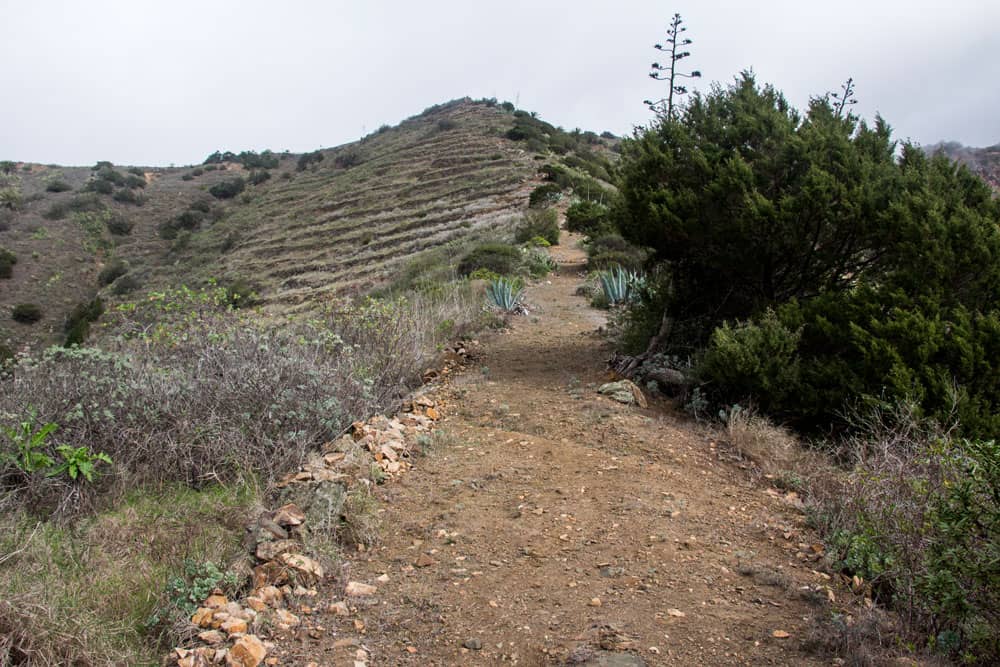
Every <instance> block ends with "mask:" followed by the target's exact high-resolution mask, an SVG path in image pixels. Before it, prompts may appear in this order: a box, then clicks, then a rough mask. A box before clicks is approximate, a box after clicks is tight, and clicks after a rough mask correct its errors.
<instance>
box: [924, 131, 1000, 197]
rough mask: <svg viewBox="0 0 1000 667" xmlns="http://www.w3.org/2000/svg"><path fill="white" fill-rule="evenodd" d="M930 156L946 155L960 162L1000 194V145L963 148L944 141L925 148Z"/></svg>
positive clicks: (957, 144) (954, 143)
mask: <svg viewBox="0 0 1000 667" xmlns="http://www.w3.org/2000/svg"><path fill="white" fill-rule="evenodd" d="M924 150H925V151H926V152H927V153H928V154H931V155H933V154H935V153H944V154H945V155H947V156H948V157H950V158H951V159H952V160H955V161H957V162H960V163H962V164H964V165H965V166H967V167H968V168H969V169H971V170H972V171H973V172H975V173H977V174H979V175H980V176H982V178H983V180H985V181H986V182H987V183H989V184H990V186H991V187H992V188H993V189H994V190H996V191H997V192H1000V143H998V144H994V145H993V146H989V147H987V148H974V147H972V146H963V145H962V144H960V143H959V142H957V141H942V142H940V143H937V144H933V145H931V146H926V147H924Z"/></svg>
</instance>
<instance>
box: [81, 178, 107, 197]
mask: <svg viewBox="0 0 1000 667" xmlns="http://www.w3.org/2000/svg"><path fill="white" fill-rule="evenodd" d="M83 189H84V190H87V191H88V192H98V193H100V194H102V195H110V194H111V193H112V192H114V191H115V184H114V183H112V182H111V181H107V180H104V179H103V178H95V179H91V180H90V181H87V185H85V186H84V188H83Z"/></svg>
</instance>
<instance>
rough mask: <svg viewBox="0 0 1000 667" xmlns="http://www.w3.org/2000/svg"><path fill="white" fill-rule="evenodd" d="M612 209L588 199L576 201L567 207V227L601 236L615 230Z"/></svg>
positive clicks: (570, 229) (574, 230)
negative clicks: (610, 215) (611, 216)
mask: <svg viewBox="0 0 1000 667" xmlns="http://www.w3.org/2000/svg"><path fill="white" fill-rule="evenodd" d="M609 213H610V209H609V208H608V207H607V206H605V205H603V204H599V203H597V202H593V201H589V200H586V199H583V200H580V201H578V202H574V203H573V204H571V205H570V207H569V208H568V209H566V229H568V230H569V231H571V232H576V233H578V234H585V235H587V236H591V237H594V236H599V235H601V234H607V233H610V232H612V231H613V229H614V226H613V225H612V224H611V220H610V219H609Z"/></svg>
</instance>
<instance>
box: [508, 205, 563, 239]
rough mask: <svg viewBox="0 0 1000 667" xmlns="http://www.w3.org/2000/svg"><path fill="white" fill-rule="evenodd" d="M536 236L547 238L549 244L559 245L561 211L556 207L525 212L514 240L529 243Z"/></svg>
mask: <svg viewBox="0 0 1000 667" xmlns="http://www.w3.org/2000/svg"><path fill="white" fill-rule="evenodd" d="M534 238H542V239H545V241H546V242H547V243H548V245H559V213H558V212H557V211H556V210H555V209H554V208H547V209H545V210H544V211H528V212H526V213H525V214H524V219H523V220H522V221H521V224H520V225H518V227H517V229H516V230H515V232H514V240H516V241H517V242H518V243H528V242H530V241H531V240H532V239H534Z"/></svg>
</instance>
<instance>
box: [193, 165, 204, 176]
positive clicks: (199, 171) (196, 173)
mask: <svg viewBox="0 0 1000 667" xmlns="http://www.w3.org/2000/svg"><path fill="white" fill-rule="evenodd" d="M204 173H205V170H204V169H202V168H200V167H198V168H196V169H192V170H191V175H192V176H201V175H202V174H204Z"/></svg>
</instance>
